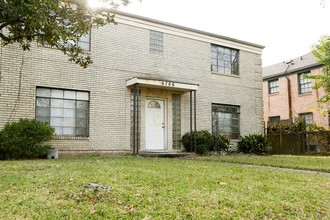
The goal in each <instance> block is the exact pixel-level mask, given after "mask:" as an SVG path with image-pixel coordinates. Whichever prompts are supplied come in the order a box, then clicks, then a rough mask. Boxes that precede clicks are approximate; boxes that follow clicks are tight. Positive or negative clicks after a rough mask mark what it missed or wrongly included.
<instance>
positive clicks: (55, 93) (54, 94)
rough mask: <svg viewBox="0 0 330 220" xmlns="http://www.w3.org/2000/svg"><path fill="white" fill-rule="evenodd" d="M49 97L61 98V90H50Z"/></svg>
mask: <svg viewBox="0 0 330 220" xmlns="http://www.w3.org/2000/svg"><path fill="white" fill-rule="evenodd" d="M51 97H52V98H63V90H59V89H52V90H51Z"/></svg>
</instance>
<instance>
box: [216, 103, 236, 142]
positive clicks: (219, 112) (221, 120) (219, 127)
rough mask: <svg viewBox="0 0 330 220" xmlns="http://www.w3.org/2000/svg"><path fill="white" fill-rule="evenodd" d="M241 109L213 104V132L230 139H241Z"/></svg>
mask: <svg viewBox="0 0 330 220" xmlns="http://www.w3.org/2000/svg"><path fill="white" fill-rule="evenodd" d="M239 115H240V107H239V106H233V105H223V104H212V132H213V133H214V134H222V135H226V136H228V137H229V138H230V139H239V137H240V124H239V120H240V119H239Z"/></svg>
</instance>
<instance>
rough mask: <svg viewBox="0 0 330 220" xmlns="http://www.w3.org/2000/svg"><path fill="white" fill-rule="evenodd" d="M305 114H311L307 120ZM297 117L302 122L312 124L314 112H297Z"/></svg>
mask: <svg viewBox="0 0 330 220" xmlns="http://www.w3.org/2000/svg"><path fill="white" fill-rule="evenodd" d="M306 116H311V117H310V118H308V121H307V120H306ZM299 118H300V119H301V120H302V121H303V122H305V124H306V125H311V124H314V114H313V112H304V113H299Z"/></svg>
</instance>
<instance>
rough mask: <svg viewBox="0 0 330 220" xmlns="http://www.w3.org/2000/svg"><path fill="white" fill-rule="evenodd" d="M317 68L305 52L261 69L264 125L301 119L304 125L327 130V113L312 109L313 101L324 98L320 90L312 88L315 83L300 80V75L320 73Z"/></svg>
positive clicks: (319, 65)
mask: <svg viewBox="0 0 330 220" xmlns="http://www.w3.org/2000/svg"><path fill="white" fill-rule="evenodd" d="M321 67H322V65H321V64H319V63H317V62H316V58H315V57H314V55H313V54H312V53H308V54H305V55H303V56H301V57H298V58H295V59H293V60H290V61H288V62H282V63H278V64H274V65H271V66H267V67H264V68H263V108H264V121H265V126H267V122H268V121H275V120H284V119H293V120H294V119H295V118H297V117H301V118H302V119H303V120H305V121H306V123H315V124H317V125H319V126H323V127H329V115H328V113H327V112H326V111H319V110H316V107H317V104H318V103H317V100H318V99H319V98H320V97H322V96H323V95H324V91H323V90H322V89H313V88H312V87H313V86H314V85H315V81H314V80H311V79H306V78H303V74H306V75H317V74H320V72H321ZM329 107H330V106H329V104H326V105H324V109H329Z"/></svg>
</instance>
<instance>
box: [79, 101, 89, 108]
mask: <svg viewBox="0 0 330 220" xmlns="http://www.w3.org/2000/svg"><path fill="white" fill-rule="evenodd" d="M77 108H78V109H88V102H85V101H77Z"/></svg>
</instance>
